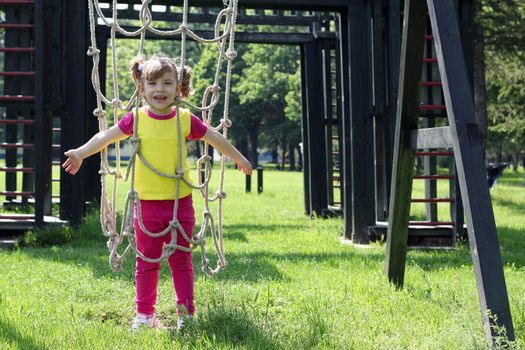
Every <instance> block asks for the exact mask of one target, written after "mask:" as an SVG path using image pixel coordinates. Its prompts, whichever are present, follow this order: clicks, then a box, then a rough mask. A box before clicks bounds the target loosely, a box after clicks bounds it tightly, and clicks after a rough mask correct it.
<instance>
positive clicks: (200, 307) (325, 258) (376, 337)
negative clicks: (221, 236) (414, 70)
mask: <svg viewBox="0 0 525 350" xmlns="http://www.w3.org/2000/svg"><path fill="white" fill-rule="evenodd" d="M216 175H218V171H216V172H215V176H216ZM523 177H524V174H523V172H520V173H517V174H515V173H512V171H510V170H507V171H506V172H505V176H504V178H502V179H501V180H500V181H499V183H498V185H497V187H496V189H495V190H493V191H492V192H491V194H492V197H493V203H494V207H495V213H496V222H497V224H498V230H499V235H500V243H501V250H502V254H503V260H504V265H505V274H506V279H507V288H508V291H509V297H510V304H511V309H512V315H513V320H514V327H515V332H516V337H517V343H516V347H517V348H525V297H524V294H523V289H524V287H525V239H524V238H525V221H524V213H525V209H524V208H525V187H523V185H522V182H523ZM255 180H256V177H255V176H254V179H253V181H254V183H252V189H253V191H254V192H252V193H250V194H246V193H244V177H243V176H242V175H241V174H240V173H238V172H237V171H233V170H229V171H228V172H227V175H226V182H225V189H226V192H227V193H228V198H227V199H226V201H225V204H224V210H225V215H224V222H225V248H226V254H227V259H228V262H229V266H228V268H227V269H226V270H225V271H223V272H221V273H220V274H219V275H218V276H216V277H214V278H211V279H210V278H207V277H205V276H204V274H203V273H202V272H200V251H196V252H195V254H194V263H195V270H196V288H195V291H196V308H197V312H196V320H195V322H194V323H193V324H191V325H190V327H188V329H187V330H186V331H185V332H183V333H179V332H177V331H175V330H173V326H174V324H175V323H176V316H175V302H174V297H173V287H172V284H171V279H170V277H169V271H168V269H167V266H166V264H163V268H162V271H161V278H160V283H159V297H158V303H157V312H158V313H159V314H160V317H161V318H162V320H163V322H164V323H165V324H167V325H168V326H171V327H172V328H171V329H166V330H160V331H151V330H143V331H139V332H137V333H131V332H130V327H129V325H130V320H131V319H132V317H133V314H134V274H133V271H134V259H133V257H132V256H129V257H128V258H127V260H126V262H125V266H124V269H123V271H122V272H120V273H114V272H112V271H111V270H110V269H109V266H108V263H107V248H106V243H105V238H104V237H103V236H102V235H101V233H100V229H99V223H98V216H97V214H96V213H94V214H93V215H89V216H87V217H86V219H85V222H84V224H83V225H82V226H81V227H79V228H78V229H77V230H75V231H74V233H73V235H74V238H73V241H72V242H71V243H69V244H66V245H60V246H52V247H41V248H28V247H26V248H21V249H18V250H15V251H0V266H2V267H3V268H2V273H1V274H0V349H165V348H171V349H177V348H182V349H485V348H487V346H486V344H485V340H484V334H483V331H482V324H481V315H480V311H479V305H478V297H477V290H476V285H475V280H474V274H473V268H472V263H471V258H470V252H469V249H468V246H466V245H461V246H459V247H458V249H456V250H445V251H444V250H413V251H410V252H409V253H408V258H407V268H406V275H405V287H404V289H402V290H396V289H395V288H394V287H393V286H391V285H390V284H389V283H388V282H387V280H386V278H385V276H384V275H383V261H384V250H385V249H384V248H385V247H384V246H383V245H380V244H374V245H372V246H370V247H369V248H357V247H354V246H351V245H345V244H341V243H340V236H341V232H342V226H343V222H342V219H340V218H335V219H329V220H323V219H315V220H311V219H309V218H308V217H307V216H305V215H304V208H303V192H302V174H301V173H288V172H278V171H265V174H264V193H263V194H260V195H258V194H257V192H256V184H255ZM416 186H418V188H417V189H416V192H418V191H419V192H421V191H422V182H421V181H420V184H418V185H416ZM126 187H127V185H126V184H124V185H122V184H121V186H120V190H119V197H120V198H123V193H125V191H126V190H127V188H126ZM440 191H441V190H440ZM194 196H195V200H194V201H195V202H196V204H197V205H196V206H197V209H196V210H197V211H196V212H197V222H200V220H201V219H200V214H199V213H200V212H201V210H202V201H201V200H199V198H198V194H197V193H195V194H194ZM445 209H446V207H445V208H444V209H443V212H444V213H446V210H445ZM417 210H419V209H416V208H415V214H414V215H415V216H416V217H417V216H419V214H418V213H417ZM440 213H441V209H440ZM440 215H441V214H440ZM444 215H445V214H444ZM440 219H443V220H445V219H446V217H442V218H441V217H440ZM212 246H213V244H212V242H211V238H210V240H209V243H208V245H207V247H208V253H209V254H210V255H212V254H213V249H212ZM212 261H213V264H215V259H213V256H212Z"/></svg>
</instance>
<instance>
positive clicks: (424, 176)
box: [414, 175, 454, 180]
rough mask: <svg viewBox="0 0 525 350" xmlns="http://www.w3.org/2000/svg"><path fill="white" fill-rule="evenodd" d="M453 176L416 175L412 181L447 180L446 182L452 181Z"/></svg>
mask: <svg viewBox="0 0 525 350" xmlns="http://www.w3.org/2000/svg"><path fill="white" fill-rule="evenodd" d="M453 178H454V176H452V175H416V176H414V179H419V180H421V179H422V180H440V179H448V180H451V179H453Z"/></svg>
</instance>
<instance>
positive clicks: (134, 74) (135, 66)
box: [130, 55, 144, 86]
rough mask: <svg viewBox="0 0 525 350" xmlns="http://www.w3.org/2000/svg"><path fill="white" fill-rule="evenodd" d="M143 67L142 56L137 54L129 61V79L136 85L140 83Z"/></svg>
mask: <svg viewBox="0 0 525 350" xmlns="http://www.w3.org/2000/svg"><path fill="white" fill-rule="evenodd" d="M143 67H144V56H142V55H137V56H135V57H133V58H132V59H131V61H130V71H131V79H133V81H134V82H135V85H136V86H139V85H141V84H142V70H143Z"/></svg>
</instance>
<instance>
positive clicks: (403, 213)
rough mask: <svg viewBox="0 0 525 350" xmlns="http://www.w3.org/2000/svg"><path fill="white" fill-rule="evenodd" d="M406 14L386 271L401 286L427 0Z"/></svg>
mask: <svg viewBox="0 0 525 350" xmlns="http://www.w3.org/2000/svg"><path fill="white" fill-rule="evenodd" d="M404 16H405V17H404V20H403V39H402V44H401V62H400V79H399V93H398V96H399V98H398V105H397V121H396V133H395V139H394V162H393V170H392V172H393V173H392V185H391V192H390V206H389V208H390V209H389V215H388V232H387V247H386V260H385V274H386V275H387V276H388V279H389V280H390V281H391V282H393V283H394V284H395V285H396V286H398V287H401V286H403V281H404V276H405V261H406V251H407V238H408V219H409V214H410V197H411V194H412V177H413V175H414V160H415V151H414V150H413V149H411V147H410V131H411V130H413V129H417V116H418V105H419V93H418V82H419V80H420V79H421V69H422V66H423V61H422V59H421V58H422V57H423V48H424V35H425V24H426V6H425V3H424V2H422V1H410V0H406V1H405V11H404Z"/></svg>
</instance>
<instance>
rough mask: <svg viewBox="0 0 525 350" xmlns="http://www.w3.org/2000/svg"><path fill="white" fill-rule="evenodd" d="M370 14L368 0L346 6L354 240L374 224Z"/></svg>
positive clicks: (362, 237)
mask: <svg viewBox="0 0 525 350" xmlns="http://www.w3.org/2000/svg"><path fill="white" fill-rule="evenodd" d="M370 17H371V6H370V3H369V2H364V1H363V2H359V3H356V4H353V5H350V6H348V23H347V25H348V27H349V29H348V32H349V34H350V36H349V40H350V42H349V43H348V48H349V50H350V55H349V65H350V72H349V73H350V95H351V100H350V121H351V130H352V131H351V152H352V162H351V167H352V176H351V182H352V201H351V205H352V218H353V222H352V241H353V242H354V243H368V241H369V234H368V227H370V226H373V225H375V205H374V203H375V194H374V193H375V189H374V187H375V186H374V168H373V166H374V164H373V158H374V157H373V151H372V150H373V149H374V145H373V123H372V118H371V116H370V115H371V111H372V107H371V104H372V98H371V83H370V82H371V64H370V61H371V53H370V50H371V45H370V43H371V30H370ZM350 44H351V45H350Z"/></svg>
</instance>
